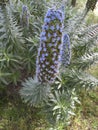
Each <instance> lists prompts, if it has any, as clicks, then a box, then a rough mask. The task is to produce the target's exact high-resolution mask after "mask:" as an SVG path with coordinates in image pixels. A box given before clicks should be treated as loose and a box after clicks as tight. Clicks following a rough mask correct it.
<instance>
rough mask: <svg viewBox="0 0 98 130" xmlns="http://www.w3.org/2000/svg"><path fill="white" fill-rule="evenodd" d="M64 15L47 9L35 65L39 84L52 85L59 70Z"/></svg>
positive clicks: (58, 11)
mask: <svg viewBox="0 0 98 130" xmlns="http://www.w3.org/2000/svg"><path fill="white" fill-rule="evenodd" d="M63 19H64V15H63V13H62V11H61V10H54V9H49V10H48V12H47V14H46V16H45V20H44V25H43V28H42V33H41V37H40V47H39V50H38V57H37V63H36V65H37V66H36V67H37V70H36V77H37V78H38V81H39V82H42V83H44V82H45V83H46V82H48V83H52V82H53V81H54V79H55V77H56V74H57V73H58V70H59V65H60V64H59V63H60V62H59V61H60V58H61V55H60V53H61V48H62V30H63Z"/></svg>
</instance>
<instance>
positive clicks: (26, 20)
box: [21, 5, 29, 27]
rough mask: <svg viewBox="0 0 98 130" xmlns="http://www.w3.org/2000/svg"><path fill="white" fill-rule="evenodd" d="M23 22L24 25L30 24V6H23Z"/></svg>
mask: <svg viewBox="0 0 98 130" xmlns="http://www.w3.org/2000/svg"><path fill="white" fill-rule="evenodd" d="M21 23H22V25H23V27H28V26H29V13H28V7H27V6H26V5H23V6H22V15H21Z"/></svg>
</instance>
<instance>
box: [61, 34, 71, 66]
mask: <svg viewBox="0 0 98 130" xmlns="http://www.w3.org/2000/svg"><path fill="white" fill-rule="evenodd" d="M62 46H63V47H62V50H61V62H62V64H63V65H64V66H67V65H68V64H70V58H71V47H70V38H69V36H68V34H64V36H63V45H62Z"/></svg>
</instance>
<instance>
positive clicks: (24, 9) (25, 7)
mask: <svg viewBox="0 0 98 130" xmlns="http://www.w3.org/2000/svg"><path fill="white" fill-rule="evenodd" d="M27 10H28V7H27V6H26V5H23V6H22V13H24V12H27Z"/></svg>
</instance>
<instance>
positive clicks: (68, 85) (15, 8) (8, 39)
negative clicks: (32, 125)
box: [0, 0, 98, 129]
mask: <svg viewBox="0 0 98 130" xmlns="http://www.w3.org/2000/svg"><path fill="white" fill-rule="evenodd" d="M54 4H55V5H56V6H55V9H58V10H61V11H64V10H66V11H65V12H66V17H65V20H64V22H62V23H61V24H64V30H63V33H64V34H65V33H67V34H68V35H69V37H70V44H71V49H70V50H71V59H70V54H69V50H68V52H66V53H68V58H66V62H69V60H70V64H69V65H67V67H66V66H64V65H62V66H61V67H60V68H59V71H60V73H59V74H57V75H56V79H55V82H54V83H53V84H51V87H50V85H48V84H41V83H40V82H37V81H36V80H35V79H33V78H28V77H30V76H31V77H34V75H35V73H36V57H37V48H40V46H39V42H40V33H41V28H42V27H41V26H42V24H43V23H44V20H43V19H44V15H45V13H46V11H47V10H48V8H49V7H53V5H54ZM62 4H64V6H63V8H62V7H61V6H62ZM39 5H40V6H39ZM23 7H26V9H27V10H26V12H27V13H26V14H24V11H23ZM63 13H64V12H63ZM85 14H86V13H85V11H82V10H79V11H77V13H76V10H75V8H72V7H70V5H69V4H68V5H67V6H65V3H62V2H61V1H58V0H55V1H51V0H50V1H48V0H47V1H45V0H42V1H35V0H32V1H31V0H21V1H20V0H13V1H12V0H10V1H9V2H8V3H6V4H4V5H0V90H1V91H3V90H2V88H4V86H7V87H8V88H9V87H10V86H13V88H15V87H19V88H20V87H22V89H21V90H20V93H21V97H22V98H23V99H24V101H25V102H26V103H28V104H30V105H32V106H36V107H39V106H41V107H42V106H43V107H44V109H45V112H46V113H47V116H48V119H49V120H50V119H51V120H50V121H51V122H53V123H54V124H55V125H54V124H53V125H54V127H53V129H63V128H64V127H65V126H67V125H69V124H70V122H71V119H72V116H74V115H75V109H76V106H77V105H76V104H77V103H80V101H79V99H80V98H79V97H80V92H81V91H82V90H85V92H86V91H87V90H88V91H90V90H91V89H94V88H95V87H97V86H98V79H97V78H95V77H94V76H93V75H92V74H91V73H90V72H89V68H90V67H93V66H94V65H95V64H96V63H98V46H97V39H98V37H97V35H98V24H95V25H91V26H89V27H87V26H86V23H85V17H86V15H85ZM27 16H29V17H27ZM27 18H28V19H27ZM24 25H26V26H24ZM50 25H51V24H50ZM58 32H59V31H58ZM60 35H61V34H60ZM45 38H46V40H47V35H46V37H45ZM48 49H50V50H51V47H50V48H49V47H48ZM64 53H65V51H64ZM66 53H65V54H63V56H65V57H66V55H67V54H66ZM48 58H49V60H50V61H51V59H52V57H51V56H50V55H49V57H48ZM41 65H42V64H41ZM41 67H42V66H41ZM44 77H45V75H44ZM25 78H28V79H26V80H24V79H25ZM11 112H12V111H11ZM30 114H31V113H30ZM12 115H13V114H12ZM16 115H17V114H16ZM16 115H15V116H16ZM16 117H17V116H16ZM24 118H25V117H24ZM62 122H63V123H62ZM23 124H24V120H23ZM60 125H61V128H59V126H60ZM22 129H25V128H23V127H22ZM26 129H27V128H26Z"/></svg>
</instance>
